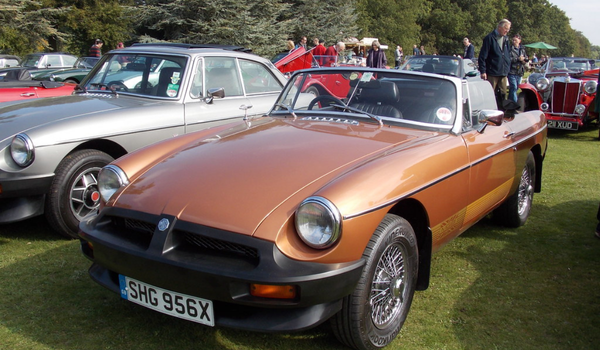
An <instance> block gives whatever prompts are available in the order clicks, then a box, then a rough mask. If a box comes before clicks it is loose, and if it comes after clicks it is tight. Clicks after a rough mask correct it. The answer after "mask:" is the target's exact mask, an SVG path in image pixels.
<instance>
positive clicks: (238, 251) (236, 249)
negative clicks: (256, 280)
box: [176, 231, 259, 261]
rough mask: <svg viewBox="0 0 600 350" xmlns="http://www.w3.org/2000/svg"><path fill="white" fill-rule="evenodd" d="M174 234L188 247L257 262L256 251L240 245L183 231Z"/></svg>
mask: <svg viewBox="0 0 600 350" xmlns="http://www.w3.org/2000/svg"><path fill="white" fill-rule="evenodd" d="M176 234H177V235H181V237H182V238H183V240H184V241H185V242H186V243H187V244H189V245H190V246H192V247H196V248H200V249H202V250H204V251H212V252H219V253H226V254H234V255H238V256H241V257H244V258H247V259H250V260H252V261H257V260H258V257H259V255H258V250H256V249H255V248H252V247H248V246H245V245H242V244H238V243H233V242H228V241H223V240H220V239H216V238H211V237H206V236H202V235H199V234H194V233H190V232H185V231H178V232H177V233H176Z"/></svg>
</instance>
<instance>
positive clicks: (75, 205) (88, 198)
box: [69, 167, 100, 221]
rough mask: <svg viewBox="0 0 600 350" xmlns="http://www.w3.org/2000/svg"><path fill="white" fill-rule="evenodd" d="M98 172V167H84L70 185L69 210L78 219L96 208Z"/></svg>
mask: <svg viewBox="0 0 600 350" xmlns="http://www.w3.org/2000/svg"><path fill="white" fill-rule="evenodd" d="M99 172H100V168H99V167H94V168H89V169H86V170H85V171H83V172H82V173H80V174H79V176H78V177H77V178H76V179H75V181H74V182H73V185H72V186H71V190H70V192H69V203H70V206H71V212H72V213H73V215H74V216H75V217H76V218H77V219H78V220H79V221H81V220H82V219H83V217H85V216H86V215H88V214H89V213H91V212H95V211H97V210H98V206H99V205H100V192H99V191H98V173H99Z"/></svg>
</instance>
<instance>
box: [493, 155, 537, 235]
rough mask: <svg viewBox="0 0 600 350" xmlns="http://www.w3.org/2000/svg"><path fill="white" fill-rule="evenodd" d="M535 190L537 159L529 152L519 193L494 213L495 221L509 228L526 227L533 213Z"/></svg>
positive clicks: (513, 195) (514, 194)
mask: <svg viewBox="0 0 600 350" xmlns="http://www.w3.org/2000/svg"><path fill="white" fill-rule="evenodd" d="M534 188H535V159H534V157H533V153H531V152H529V154H528V155H527V161H526V162H525V166H524V167H523V170H522V171H521V179H520V181H519V187H518V188H517V191H516V192H515V193H513V194H512V195H511V196H510V197H508V199H507V200H506V201H505V202H504V203H502V205H500V207H498V209H496V210H495V211H494V221H496V223H498V224H501V225H504V226H507V227H519V226H522V225H524V224H525V222H526V221H527V218H528V217H529V213H530V212H531V205H532V203H533V192H534Z"/></svg>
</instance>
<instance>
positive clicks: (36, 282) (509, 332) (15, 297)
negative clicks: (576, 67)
mask: <svg viewBox="0 0 600 350" xmlns="http://www.w3.org/2000/svg"><path fill="white" fill-rule="evenodd" d="M597 137H598V130H597V128H594V129H588V130H584V131H580V132H577V133H567V132H564V133H563V132H550V142H549V149H548V154H547V157H546V161H545V163H544V174H543V186H542V193H539V194H536V195H535V197H534V205H533V210H532V213H531V217H530V218H529V221H528V222H527V224H526V225H525V226H523V227H521V228H519V229H505V228H503V227H498V226H495V225H493V224H492V223H491V222H489V221H488V220H483V221H482V222H480V223H478V224H477V225H475V226H474V227H473V228H471V229H470V230H468V231H467V232H466V233H464V234H463V235H462V236H460V237H458V238H457V239H456V240H454V241H453V242H451V243H450V244H448V245H447V246H446V247H444V248H443V249H442V250H441V251H440V252H438V253H437V254H436V255H434V259H433V263H432V278H431V285H430V288H429V289H428V290H426V291H423V292H417V294H416V296H415V299H414V302H413V305H412V308H411V311H410V313H409V316H408V319H407V321H406V323H405V326H404V328H403V330H402V331H401V332H400V335H399V336H398V338H397V339H396V340H395V341H394V342H393V343H392V345H390V346H389V347H388V349H569V350H571V349H594V348H598V347H599V346H600V345H598V344H600V302H599V301H600V278H599V277H600V239H597V238H595V237H594V234H593V231H594V229H595V227H596V223H597V221H596V211H597V209H598V204H599V202H600V186H599V184H600V141H598V139H597ZM89 266H90V262H89V261H88V260H86V259H85V258H84V257H83V255H82V254H81V253H80V252H79V245H78V242H77V241H67V240H64V239H62V238H60V237H59V236H58V235H56V234H54V233H53V232H52V231H51V230H50V229H49V227H48V225H47V224H46V223H45V221H44V220H43V219H32V220H28V221H25V222H21V223H15V224H10V225H4V226H0V349H1V350H33V349H53V350H59V349H60V350H63V349H64V350H76V349H77V350H78V349H86V350H88V349H89V350H92V349H119V350H130V349H132V350H136V349H144V350H153V349H156V350H170V349H177V350H182V349H268V350H270V349H272V350H279V349H301V350H309V349H315V350H317V349H319V350H320V349H343V348H344V347H342V346H341V345H340V344H338V342H337V341H336V339H335V338H334V337H333V335H331V333H330V332H329V331H328V328H327V325H323V326H320V327H318V328H316V329H313V330H310V331H306V332H301V333H293V334H261V333H249V332H244V331H237V330H232V329H225V328H218V327H217V328H209V327H205V326H200V325H197V324H194V323H190V322H186V321H181V320H178V319H175V318H172V317H169V316H166V315H162V314H159V313H156V312H153V311H150V310H147V309H144V308H142V307H140V306H137V305H134V304H131V303H128V302H126V301H123V300H120V299H119V296H118V295H116V294H113V293H112V292H109V291H108V290H106V289H104V288H103V287H100V286H99V285H97V284H95V283H94V282H92V281H91V279H90V278H89V277H88V275H87V269H88V267H89ZM323 292H324V293H326V292H327V291H323Z"/></svg>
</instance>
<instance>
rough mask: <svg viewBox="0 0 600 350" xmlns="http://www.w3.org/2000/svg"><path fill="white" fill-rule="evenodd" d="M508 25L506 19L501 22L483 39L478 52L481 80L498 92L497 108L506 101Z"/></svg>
mask: <svg viewBox="0 0 600 350" xmlns="http://www.w3.org/2000/svg"><path fill="white" fill-rule="evenodd" d="M510 24H511V23H510V21H509V20H507V19H503V20H501V21H500V22H499V23H498V26H497V27H496V29H494V31H493V32H491V33H490V34H488V35H487V36H486V37H485V38H483V44H482V45H481V50H479V60H478V63H479V72H481V79H485V80H487V81H489V82H490V83H491V84H492V88H493V89H494V91H496V90H499V91H500V96H499V98H498V100H499V101H498V102H499V107H501V106H502V101H504V100H505V99H506V87H507V85H508V80H507V78H506V77H507V76H508V72H509V70H510V39H509V38H508V36H507V34H508V32H509V31H510Z"/></svg>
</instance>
